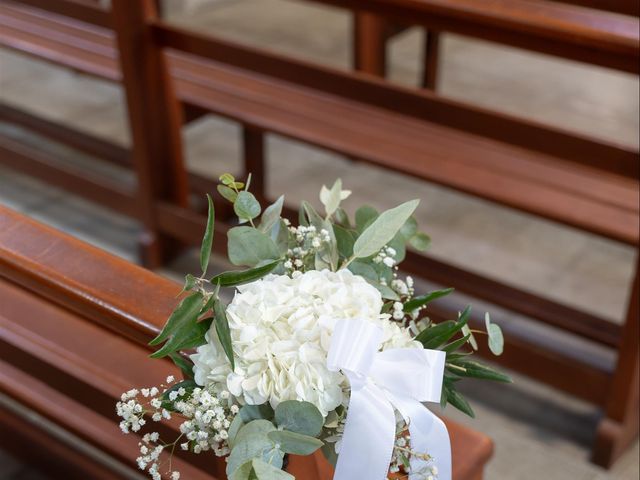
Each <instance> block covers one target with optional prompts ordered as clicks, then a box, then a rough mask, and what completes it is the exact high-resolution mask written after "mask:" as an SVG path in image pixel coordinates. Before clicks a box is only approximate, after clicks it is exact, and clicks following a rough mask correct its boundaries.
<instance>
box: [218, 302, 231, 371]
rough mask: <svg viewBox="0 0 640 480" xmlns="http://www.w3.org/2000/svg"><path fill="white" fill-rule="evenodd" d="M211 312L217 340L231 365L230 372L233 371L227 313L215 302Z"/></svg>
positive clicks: (219, 303) (220, 304)
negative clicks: (213, 316) (213, 315)
mask: <svg viewBox="0 0 640 480" xmlns="http://www.w3.org/2000/svg"><path fill="white" fill-rule="evenodd" d="M213 312H214V314H215V320H214V321H215V325H216V333H217V334H218V340H220V344H221V345H222V349H223V350H224V353H225V354H226V356H227V358H228V359H229V363H231V370H235V368H236V363H235V360H234V359H233V344H232V341H231V331H230V330H229V321H228V320H227V313H226V312H225V309H224V306H223V305H222V303H221V302H220V300H217V301H216V302H215V303H214V304H213Z"/></svg>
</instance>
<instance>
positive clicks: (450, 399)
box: [441, 384, 476, 418]
mask: <svg viewBox="0 0 640 480" xmlns="http://www.w3.org/2000/svg"><path fill="white" fill-rule="evenodd" d="M442 395H443V396H444V397H445V399H446V400H445V405H446V403H450V404H451V405H452V406H454V407H455V408H457V409H458V410H460V411H461V412H462V413H464V414H466V415H468V416H470V417H471V418H475V416H476V414H475V413H474V412H473V409H472V408H471V405H469V402H468V401H467V399H466V398H464V396H463V395H462V394H460V392H458V391H457V390H455V389H454V388H453V387H452V386H451V385H447V384H443V385H442ZM441 403H442V402H441Z"/></svg>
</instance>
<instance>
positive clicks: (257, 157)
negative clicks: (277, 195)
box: [242, 125, 267, 202]
mask: <svg viewBox="0 0 640 480" xmlns="http://www.w3.org/2000/svg"><path fill="white" fill-rule="evenodd" d="M242 154H243V162H244V178H247V176H248V175H249V174H251V186H250V190H251V192H252V193H253V194H254V195H255V196H256V198H257V199H258V200H259V201H260V202H263V201H264V200H265V199H266V198H267V196H266V184H267V181H266V168H265V154H264V132H263V131H262V130H258V129H255V128H252V127H248V126H246V125H245V126H244V127H243V128H242Z"/></svg>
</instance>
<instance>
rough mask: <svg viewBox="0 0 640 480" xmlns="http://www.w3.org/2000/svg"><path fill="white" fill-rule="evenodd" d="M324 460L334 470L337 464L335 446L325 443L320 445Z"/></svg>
mask: <svg viewBox="0 0 640 480" xmlns="http://www.w3.org/2000/svg"><path fill="white" fill-rule="evenodd" d="M320 450H321V451H322V454H323V455H324V458H325V459H326V460H327V462H329V463H330V464H331V465H332V466H333V467H334V468H335V466H336V464H337V463H338V454H337V453H336V444H335V443H329V442H325V443H324V445H322V447H321V449H320Z"/></svg>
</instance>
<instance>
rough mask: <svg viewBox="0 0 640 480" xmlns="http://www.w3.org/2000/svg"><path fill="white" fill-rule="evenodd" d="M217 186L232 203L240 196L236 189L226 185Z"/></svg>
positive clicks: (221, 193)
mask: <svg viewBox="0 0 640 480" xmlns="http://www.w3.org/2000/svg"><path fill="white" fill-rule="evenodd" d="M216 188H217V189H218V193H219V194H220V195H222V196H223V197H224V198H225V199H227V200H229V201H230V202H231V203H235V201H236V199H237V198H238V193H237V192H236V191H235V190H234V189H232V188H229V187H227V186H226V185H218V186H217V187H216Z"/></svg>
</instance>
